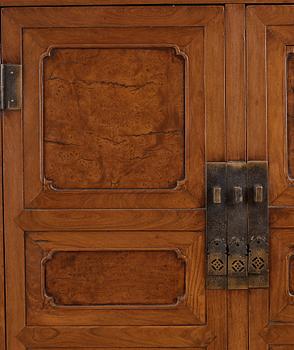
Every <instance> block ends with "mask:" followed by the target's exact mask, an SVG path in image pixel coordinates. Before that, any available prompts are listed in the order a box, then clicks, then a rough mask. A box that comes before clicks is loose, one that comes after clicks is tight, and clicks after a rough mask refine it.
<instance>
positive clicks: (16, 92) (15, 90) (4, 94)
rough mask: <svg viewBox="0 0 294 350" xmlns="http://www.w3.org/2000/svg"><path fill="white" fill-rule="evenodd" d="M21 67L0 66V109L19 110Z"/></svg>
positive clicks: (14, 65) (16, 65)
mask: <svg viewBox="0 0 294 350" xmlns="http://www.w3.org/2000/svg"><path fill="white" fill-rule="evenodd" d="M21 90H22V89H21V65H18V64H1V65H0V109H1V110H19V109H21V100H22V98H21V97H22V91H21Z"/></svg>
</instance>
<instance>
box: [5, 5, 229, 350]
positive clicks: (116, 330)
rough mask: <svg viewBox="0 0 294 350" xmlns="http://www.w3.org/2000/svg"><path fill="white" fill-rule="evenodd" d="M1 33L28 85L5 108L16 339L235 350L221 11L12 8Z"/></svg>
mask: <svg viewBox="0 0 294 350" xmlns="http://www.w3.org/2000/svg"><path fill="white" fill-rule="evenodd" d="M2 35H3V40H2V55H3V56H2V60H3V62H4V63H12V64H21V65H22V94H23V104H22V110H21V111H5V112H4V114H3V147H4V150H3V154H4V192H5V193H4V198H5V208H4V212H5V218H4V221H5V225H4V226H5V251H6V254H5V255H6V321H7V323H6V330H7V339H6V342H7V349H8V350H24V349H38V350H42V349H45V348H46V349H47V348H50V349H54V350H57V349H64V350H72V349H84V348H85V349H88V350H94V349H98V348H115V347H124V348H138V349H141V348H146V347H150V348H161V347H164V348H167V349H171V348H175V347H185V348H194V350H196V349H200V348H202V349H203V348H206V349H209V350H216V349H219V350H221V349H225V347H226V326H225V325H226V298H225V293H226V292H225V291H221V290H219V291H207V290H206V289H205V209H204V208H205V162H206V160H210V161H215V160H224V157H225V128H224V111H225V109H224V82H225V80H224V56H225V52H224V48H225V45H224V8H223V7H222V6H196V7H185V6H179V7H172V6H167V7H165V6H163V7H161V6H154V7H129V6H125V7H111V6H110V7H109V6H108V7H86V6H85V7H60V8H57V7H56V8H54V7H52V8H50V7H44V8H34V7H31V8H8V9H3V10H2ZM205 140H207V141H206V142H205Z"/></svg>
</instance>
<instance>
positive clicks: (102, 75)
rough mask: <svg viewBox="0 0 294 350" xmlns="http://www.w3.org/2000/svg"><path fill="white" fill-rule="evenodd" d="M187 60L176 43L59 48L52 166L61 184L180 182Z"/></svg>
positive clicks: (53, 70)
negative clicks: (133, 46)
mask: <svg viewBox="0 0 294 350" xmlns="http://www.w3.org/2000/svg"><path fill="white" fill-rule="evenodd" d="M184 133H185V132H184V59H183V57H182V56H179V55H176V52H175V50H174V49H173V48H90V49H80V48H69V49H54V50H53V51H51V55H50V56H49V57H46V58H45V60H44V167H45V177H46V178H47V179H48V180H51V181H52V182H53V186H54V187H56V188H60V189H64V188H73V189H83V188H84V189H85V188H122V189H125V188H155V189H156V188H173V187H175V186H176V184H177V181H178V180H181V179H182V178H183V177H184Z"/></svg>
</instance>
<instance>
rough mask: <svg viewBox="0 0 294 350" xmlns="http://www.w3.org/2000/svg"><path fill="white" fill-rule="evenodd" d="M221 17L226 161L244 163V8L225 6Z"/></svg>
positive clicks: (241, 6)
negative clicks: (223, 25) (224, 24)
mask: <svg viewBox="0 0 294 350" xmlns="http://www.w3.org/2000/svg"><path fill="white" fill-rule="evenodd" d="M225 14H226V135H227V160H229V161H233V160H245V159H246V110H245V86H246V79H245V78H246V76H245V6H244V5H226V8H225Z"/></svg>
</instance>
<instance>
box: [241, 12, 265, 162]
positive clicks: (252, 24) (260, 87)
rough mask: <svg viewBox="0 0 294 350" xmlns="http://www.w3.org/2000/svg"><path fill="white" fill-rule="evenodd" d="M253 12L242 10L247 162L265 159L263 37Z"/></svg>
mask: <svg viewBox="0 0 294 350" xmlns="http://www.w3.org/2000/svg"><path fill="white" fill-rule="evenodd" d="M255 10H256V7H253V6H252V7H251V6H250V7H248V8H247V10H246V42H247V45H246V47H247V51H246V52H247V103H246V104H247V159H248V160H266V159H267V123H266V120H267V119H266V118H267V115H266V66H265V56H266V53H265V47H266V46H265V40H266V39H265V38H266V36H265V25H264V23H263V22H262V21H261V20H260V19H259V17H258V16H257V15H256V12H255ZM257 125H258V127H257Z"/></svg>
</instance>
